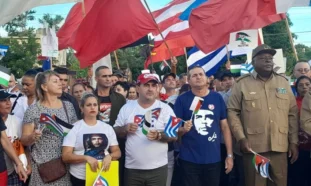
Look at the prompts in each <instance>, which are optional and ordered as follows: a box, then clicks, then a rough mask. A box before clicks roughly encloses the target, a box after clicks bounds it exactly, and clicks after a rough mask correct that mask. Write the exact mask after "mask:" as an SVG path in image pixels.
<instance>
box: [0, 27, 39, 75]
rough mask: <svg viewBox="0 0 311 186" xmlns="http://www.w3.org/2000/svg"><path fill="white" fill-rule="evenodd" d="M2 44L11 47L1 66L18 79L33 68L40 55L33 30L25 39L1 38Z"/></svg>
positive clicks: (0, 62) (29, 31)
mask: <svg viewBox="0 0 311 186" xmlns="http://www.w3.org/2000/svg"><path fill="white" fill-rule="evenodd" d="M0 43H1V44H4V45H8V46H9V47H10V48H9V50H8V52H7V54H6V56H5V57H4V58H3V59H2V60H1V61H0V64H1V65H2V66H5V67H7V68H10V69H11V72H12V73H13V74H14V75H15V76H16V77H17V78H20V77H21V76H23V74H24V73H25V72H26V71H27V70H29V69H31V68H32V67H33V65H34V64H35V62H36V61H37V56H38V54H39V53H40V45H39V44H38V42H37V41H36V37H35V35H34V34H33V30H31V29H30V30H28V32H27V35H26V36H25V37H21V36H20V37H16V38H0Z"/></svg>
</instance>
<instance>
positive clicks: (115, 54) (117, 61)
mask: <svg viewBox="0 0 311 186" xmlns="http://www.w3.org/2000/svg"><path fill="white" fill-rule="evenodd" d="M113 54H114V58H115V59H116V64H117V68H118V70H120V66H119V59H118V56H117V52H116V50H115V51H114V52H113Z"/></svg>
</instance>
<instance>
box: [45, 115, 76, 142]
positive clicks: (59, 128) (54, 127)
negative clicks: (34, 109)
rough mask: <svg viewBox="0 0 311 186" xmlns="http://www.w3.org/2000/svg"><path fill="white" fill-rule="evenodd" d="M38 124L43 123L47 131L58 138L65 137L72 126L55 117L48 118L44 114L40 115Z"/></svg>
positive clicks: (48, 116)
mask: <svg viewBox="0 0 311 186" xmlns="http://www.w3.org/2000/svg"><path fill="white" fill-rule="evenodd" d="M40 123H45V124H46V127H47V128H48V129H50V130H51V131H52V132H53V133H55V134H57V135H60V136H66V135H67V134H68V132H69V131H70V129H72V128H73V125H71V124H69V123H66V122H65V121H63V120H61V119H59V118H58V117H57V116H55V115H54V116H50V115H48V114H45V113H42V114H41V116H40Z"/></svg>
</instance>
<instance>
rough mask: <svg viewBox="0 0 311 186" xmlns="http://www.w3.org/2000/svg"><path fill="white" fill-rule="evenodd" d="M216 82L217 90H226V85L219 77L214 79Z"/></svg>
mask: <svg viewBox="0 0 311 186" xmlns="http://www.w3.org/2000/svg"><path fill="white" fill-rule="evenodd" d="M214 84H215V87H216V91H217V92H221V91H223V90H224V86H223V85H222V83H221V81H220V80H219V79H215V80H214Z"/></svg>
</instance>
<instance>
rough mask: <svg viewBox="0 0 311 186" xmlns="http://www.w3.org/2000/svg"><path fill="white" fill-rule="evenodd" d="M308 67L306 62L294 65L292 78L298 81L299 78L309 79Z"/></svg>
mask: <svg viewBox="0 0 311 186" xmlns="http://www.w3.org/2000/svg"><path fill="white" fill-rule="evenodd" d="M310 74H311V73H310V65H309V64H308V63H307V62H299V63H297V64H296V65H295V68H294V76H295V78H296V79H298V78H299V77H300V76H308V77H310Z"/></svg>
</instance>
